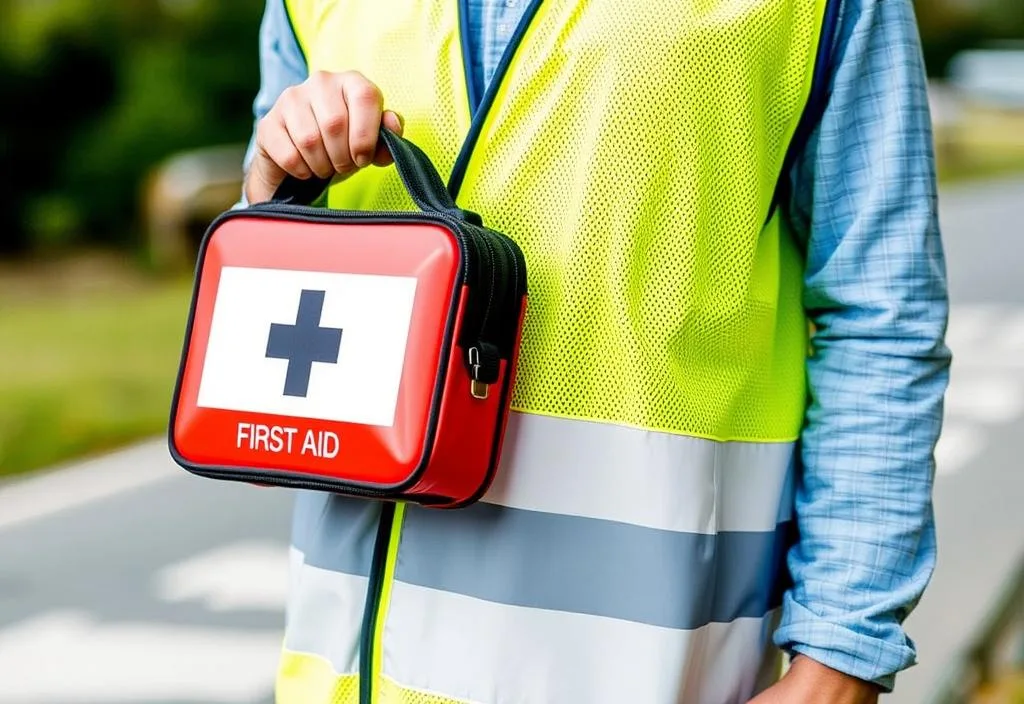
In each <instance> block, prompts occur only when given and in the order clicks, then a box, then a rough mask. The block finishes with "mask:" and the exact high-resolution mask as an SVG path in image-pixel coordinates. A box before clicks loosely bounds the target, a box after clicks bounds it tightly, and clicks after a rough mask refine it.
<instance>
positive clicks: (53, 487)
mask: <svg viewBox="0 0 1024 704" xmlns="http://www.w3.org/2000/svg"><path fill="white" fill-rule="evenodd" d="M176 473H177V474H179V475H185V470H183V469H180V468H178V467H177V465H175V464H174V462H173V461H172V460H171V458H170V455H169V453H168V451H167V444H166V441H165V440H163V439H160V440H156V441H149V442H146V443H143V444H141V445H136V446H135V447H131V448H129V449H127V450H122V451H120V452H116V453H112V454H110V455H107V456H105V457H98V458H95V459H92V460H88V461H86V462H81V463H78V464H75V465H74V466H69V467H58V468H55V469H54V470H53V471H50V472H46V473H45V474H40V475H37V476H33V477H30V478H28V479H21V480H15V481H13V482H11V483H10V484H6V485H0V530H2V529H4V528H10V527H12V526H16V525H19V524H21V523H25V522H27V521H31V520H35V519H38V518H44V517H46V516H49V515H52V514H54V513H59V512H60V511H64V510H67V509H70V508H75V507H77V506H81V505H83V504H87V503H90V502H92V501H97V500H99V499H105V498H107V497H110V496H113V495H115V494H120V493H122V492H125V491H130V490H132V489H138V488H140V487H143V486H147V485H150V484H154V483H156V482H160V481H164V480H166V479H169V478H173V477H174V476H175V475H176Z"/></svg>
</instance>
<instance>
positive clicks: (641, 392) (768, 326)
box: [292, 0, 825, 441]
mask: <svg viewBox="0 0 1024 704" xmlns="http://www.w3.org/2000/svg"><path fill="white" fill-rule="evenodd" d="M292 5H293V6H295V7H294V9H293V17H292V18H293V22H296V24H297V28H296V29H297V33H298V35H299V36H300V38H301V40H302V42H303V44H304V46H305V49H306V52H307V58H308V62H309V65H310V69H311V70H331V71H340V70H358V71H361V72H362V73H364V74H365V75H366V76H368V77H370V78H371V79H372V80H373V81H374V82H376V83H377V84H378V85H379V86H380V87H381V89H382V91H383V93H384V96H385V102H386V103H387V105H388V107H391V108H393V109H396V110H398V111H399V112H401V113H402V114H403V115H404V117H405V118H406V125H407V128H406V129H407V134H408V136H409V137H410V138H411V139H413V140H414V141H416V142H417V143H418V144H420V145H421V146H422V147H423V148H424V149H425V151H426V152H427V153H428V154H429V155H430V156H431V157H432V158H433V159H434V161H435V163H436V165H437V166H438V169H439V170H440V171H441V173H442V174H446V173H448V172H450V170H451V169H452V165H453V164H454V162H455V158H456V156H457V154H458V151H459V148H460V147H461V144H462V142H463V140H464V138H465V135H466V134H467V132H468V130H469V125H470V115H469V110H468V99H467V97H466V95H467V93H466V85H465V77H464V69H463V65H462V59H461V54H460V39H459V34H458V24H459V17H458V10H457V5H458V3H457V2H455V0H450V1H448V2H434V1H432V0H412V1H410V0H375V1H374V2H358V1H356V0H346V1H344V2H343V1H340V0H293V2H292ZM300 5H301V6H302V7H299V6H300ZM824 5H825V2H824V0H814V1H812V0H699V1H695V2H688V3H679V2H678V1H677V0H651V1H649V2H644V3H635V2H630V1H628V0H621V1H618V2H612V1H605V2H596V1H595V2H588V1H586V0H545V2H543V3H542V4H541V6H540V10H539V11H538V13H537V14H536V16H535V17H534V19H533V21H532V23H531V25H530V28H529V30H528V31H527V32H526V35H525V37H524V39H523V41H522V43H521V44H520V46H519V48H518V51H517V53H516V56H515V58H514V59H513V61H512V63H511V65H510V69H509V71H508V73H507V75H506V76H505V78H504V80H503V81H502V82H501V84H500V85H501V88H500V90H499V91H498V93H497V96H496V99H495V101H494V105H493V107H492V108H491V109H490V110H489V111H488V113H487V116H486V121H485V123H484V126H483V129H482V132H481V136H480V139H479V143H478V145H477V147H476V148H475V150H474V151H473V155H472V158H471V159H470V162H469V166H468V169H467V171H466V175H465V181H464V185H463V187H462V189H461V192H460V193H459V202H460V204H461V205H463V206H464V207H467V208H470V209H472V210H476V211H477V212H480V213H481V214H482V215H483V217H484V219H485V221H486V222H487V223H488V224H489V225H491V226H492V227H495V228H496V229H499V230H501V231H503V232H505V233H506V234H508V235H510V236H512V237H514V238H515V239H516V240H517V241H518V242H519V243H520V245H521V246H522V248H523V250H524V252H525V254H526V259H527V265H528V270H529V296H530V298H529V307H528V312H527V318H526V329H525V333H524V339H523V345H522V351H521V356H520V366H519V375H518V380H517V386H516V389H515V390H514V395H513V399H512V403H513V407H514V408H515V409H516V410H519V411H523V412H531V413H541V414H550V415H555V416H562V417H569V418H581V419H587V420H594V421H603V422H610V423H617V424H623V425H629V426H636V427H641V428H646V429H651V430H659V431H665V432H671V433H680V434H687V435H694V436H699V437H706V438H711V439H718V440H750V441H784V440H792V439H794V438H795V437H796V436H797V435H798V433H799V429H800V425H801V422H802V416H803V410H804V401H805V385H804V355H805V351H806V342H807V325H806V321H805V319H804V316H803V312H802V308H801V305H800V287H801V270H802V261H801V257H800V254H799V252H798V249H797V247H796V246H795V245H794V244H793V242H792V241H791V238H790V237H789V236H788V235H787V234H786V233H785V231H784V230H783V227H782V225H781V223H780V221H779V219H778V218H776V219H773V220H772V221H771V222H769V223H768V225H767V226H765V225H764V222H765V219H766V218H767V215H768V212H769V205H770V202H771V198H772V194H773V191H774V188H775V184H776V182H777V180H778V178H779V174H780V171H781V168H782V163H783V158H784V155H785V152H786V148H787V146H788V145H789V142H790V140H791V138H792V135H793V133H794V131H795V129H796V124H797V122H798V120H799V117H800V115H801V112H802V109H803V107H804V105H805V102H806V98H807V95H808V93H809V90H810V85H811V77H812V74H813V67H814V58H815V53H816V50H817V46H818V38H819V37H818V34H819V32H820V27H821V18H822V13H823V11H824ZM329 205H330V206H331V207H336V208H365V209H380V210H386V209H397V208H402V209H407V208H411V207H412V205H411V203H410V202H409V200H408V197H407V196H406V195H405V194H404V192H403V190H402V187H401V184H400V182H399V181H398V178H397V175H396V174H395V172H394V169H370V170H368V171H365V172H363V173H361V174H359V175H357V176H356V177H354V178H352V179H349V180H347V181H345V182H343V183H339V184H336V185H334V186H332V188H331V190H330V194H329Z"/></svg>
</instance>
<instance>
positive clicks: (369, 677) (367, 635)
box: [359, 502, 395, 702]
mask: <svg viewBox="0 0 1024 704" xmlns="http://www.w3.org/2000/svg"><path fill="white" fill-rule="evenodd" d="M394 518H395V505H394V504H393V503H391V502H387V503H385V504H383V505H382V506H381V509H380V518H378V519H377V520H378V521H379V522H378V523H377V537H376V539H375V541H374V544H373V558H372V560H371V562H370V575H369V577H370V581H369V583H368V584H367V587H366V606H365V607H364V608H363V623H362V629H361V630H360V632H359V701H360V702H371V701H373V635H374V633H375V632H376V630H377V615H378V614H377V612H378V611H379V608H378V604H379V602H380V597H381V593H382V592H383V591H384V566H385V563H386V562H387V559H388V546H389V544H390V543H391V529H392V524H393V523H394Z"/></svg>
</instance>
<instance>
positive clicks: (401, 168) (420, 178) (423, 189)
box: [271, 127, 480, 224]
mask: <svg viewBox="0 0 1024 704" xmlns="http://www.w3.org/2000/svg"><path fill="white" fill-rule="evenodd" d="M380 137H381V140H382V141H383V142H384V145H385V146H386V147H387V150H388V152H389V153H390V154H391V157H392V158H393V159H394V160H395V168H396V169H397V170H398V175H399V177H401V179H402V183H403V184H404V185H405V189H406V191H408V192H409V195H410V196H411V197H412V200H413V202H414V203H415V204H416V206H417V207H418V208H419V209H420V210H423V211H425V212H440V213H447V214H448V215H453V216H455V217H458V218H460V219H468V220H471V221H475V222H477V224H479V221H480V218H479V217H478V216H476V215H475V214H474V213H470V212H468V211H465V210H462V209H461V208H459V207H458V206H457V205H456V204H455V201H454V200H453V199H452V196H451V194H450V193H449V192H448V189H447V188H446V187H445V185H444V181H442V180H441V176H440V174H438V173H437V169H435V168H434V165H433V164H432V163H431V161H430V158H429V157H428V156H427V155H426V154H425V153H424V152H423V150H422V149H420V148H419V147H417V146H416V145H415V144H413V143H412V142H410V141H409V140H407V139H405V138H403V137H400V136H399V135H397V134H396V133H394V132H392V131H391V130H389V129H388V128H387V127H381V130H380ZM330 183H331V179H330V178H320V177H318V176H313V177H312V178H308V179H298V178H295V177H294V176H288V177H286V178H285V180H284V181H283V182H282V183H281V185H280V186H279V187H278V189H277V191H276V192H275V193H274V196H273V198H272V199H271V201H272V202H277V203H294V204H301V205H308V204H309V203H312V202H313V201H314V200H316V199H317V198H318V197H319V196H320V195H321V194H322V193H323V192H324V190H325V189H326V188H327V186H329V185H330Z"/></svg>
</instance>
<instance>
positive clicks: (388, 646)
mask: <svg viewBox="0 0 1024 704" xmlns="http://www.w3.org/2000/svg"><path fill="white" fill-rule="evenodd" d="M772 623H773V619H772V618H752V619H741V620H738V621H734V622H733V623H729V624H710V625H708V626H704V627H703V628H700V629H697V630H694V631H678V630H670V629H664V628H658V627H654V626H648V625H642V624H638V623H631V622H629V621H617V620H613V619H605V618H600V617H595V616H584V615H580V614H569V613H564V612H556V611H542V610H538V609H528V608H523V607H518V606H508V605H504V604H494V603H491V602H485V601H480V600H477V599H472V598H470V597H465V596H460V595H457V594H450V593H446V592H440V591H436V590H431V589H424V588H422V587H415V586H411V585H408V584H402V583H400V582H396V583H395V585H394V587H393V588H392V592H391V610H390V613H389V616H388V619H387V621H386V623H385V628H384V649H383V671H384V674H385V675H386V676H388V677H390V678H391V679H392V680H394V681H395V682H397V683H398V684H399V685H400V686H404V687H407V688H410V689H415V690H419V691H423V692H433V693H438V694H442V695H445V696H447V697H454V698H458V699H460V700H466V701H472V702H499V701H517V702H586V703H587V704H624V703H625V702H637V703H640V702H642V703H643V704H676V702H686V703H687V704H723V702H745V701H747V700H748V698H749V697H750V696H751V695H752V694H753V693H754V692H755V691H756V690H758V689H760V688H761V687H762V686H764V685H765V684H767V682H769V681H770V677H766V676H763V675H760V674H759V672H761V671H763V670H764V669H766V668H764V667H763V666H762V665H763V663H764V661H765V659H766V655H767V654H768V652H770V651H767V649H766V644H767V643H768V642H769V637H770V631H771V626H772ZM759 677H760V681H759Z"/></svg>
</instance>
